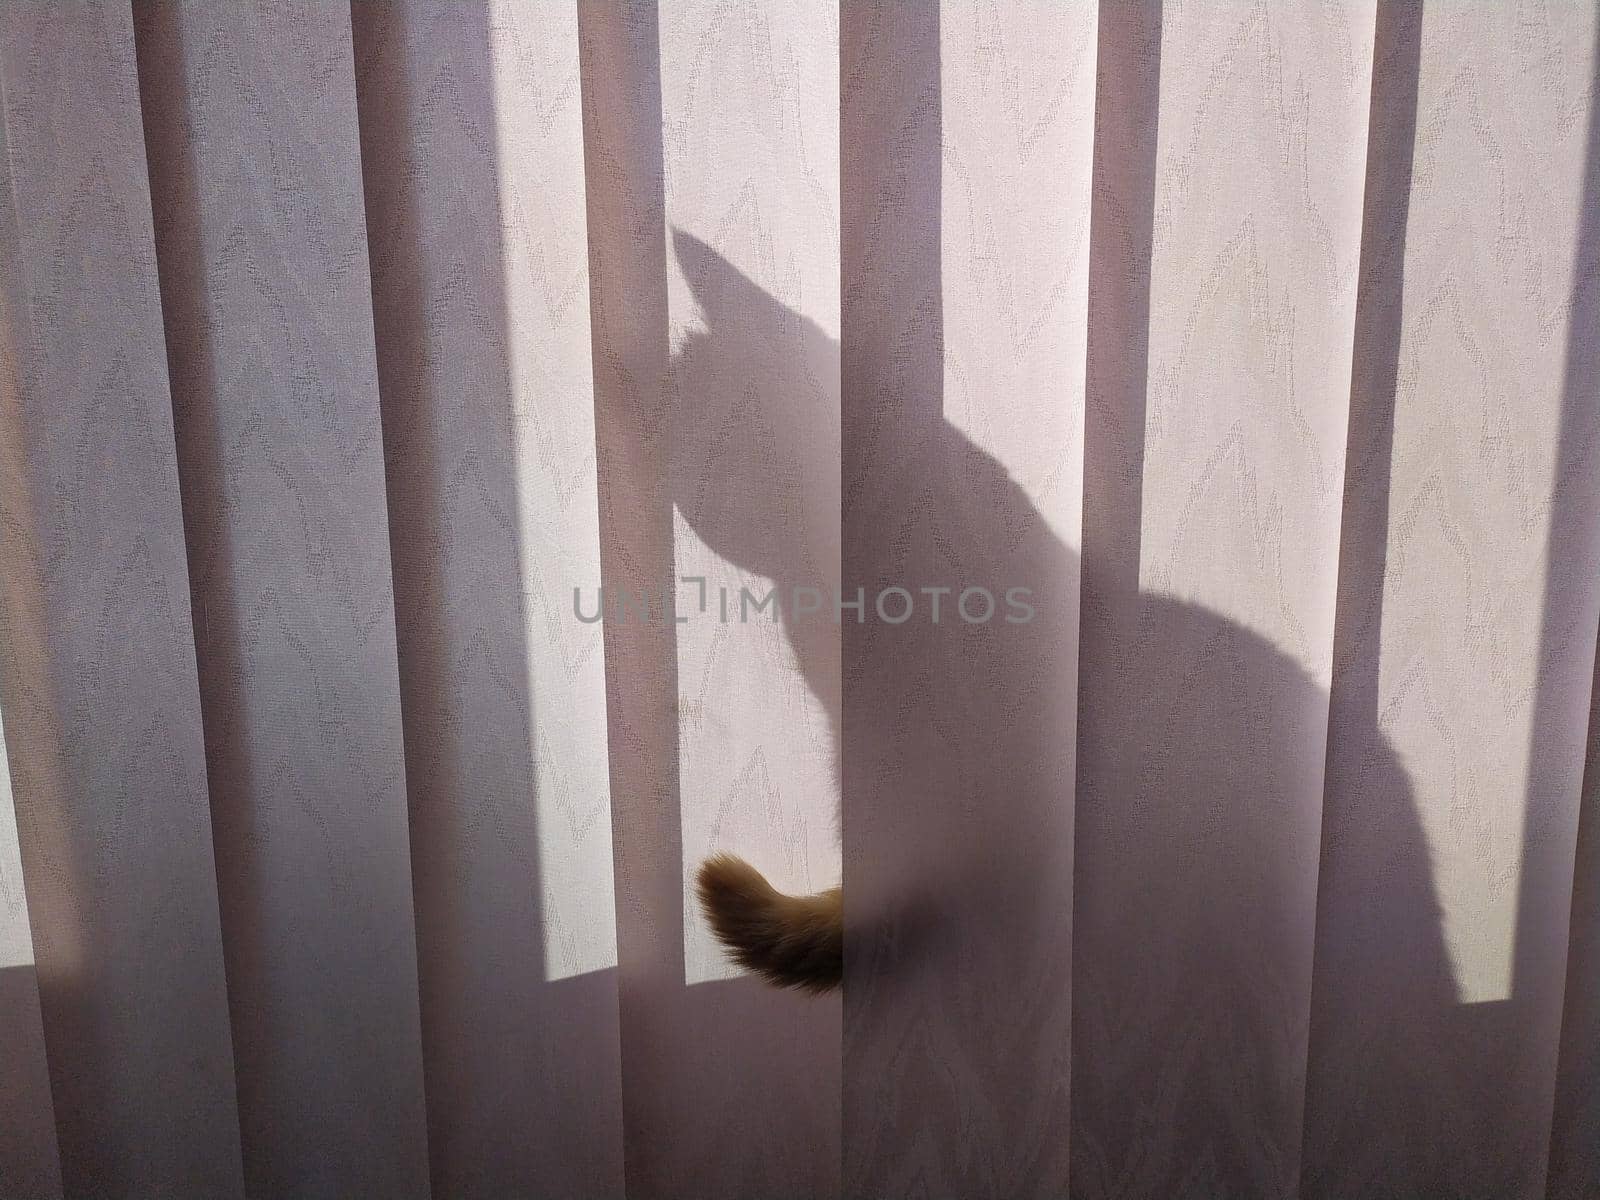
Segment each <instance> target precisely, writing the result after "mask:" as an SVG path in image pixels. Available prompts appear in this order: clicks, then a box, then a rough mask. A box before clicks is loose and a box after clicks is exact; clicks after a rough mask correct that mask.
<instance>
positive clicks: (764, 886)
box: [698, 854, 844, 993]
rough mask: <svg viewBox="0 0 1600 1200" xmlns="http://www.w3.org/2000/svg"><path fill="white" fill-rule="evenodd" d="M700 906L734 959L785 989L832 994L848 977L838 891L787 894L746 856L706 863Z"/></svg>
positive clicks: (722, 857) (717, 858) (718, 857)
mask: <svg viewBox="0 0 1600 1200" xmlns="http://www.w3.org/2000/svg"><path fill="white" fill-rule="evenodd" d="M698 883H699V887H698V891H699V894H700V907H701V908H703V909H704V910H705V914H706V920H708V921H709V922H710V923H711V929H712V931H713V932H714V933H715V934H716V935H717V940H718V941H720V942H721V943H722V944H723V945H724V946H726V947H727V948H728V952H729V954H731V955H732V956H733V960H734V961H735V962H737V963H738V964H739V965H740V966H741V967H744V968H745V969H746V970H750V971H754V972H755V973H756V974H757V975H760V976H761V977H762V978H763V979H765V980H767V982H769V983H774V984H777V985H778V986H779V987H791V988H799V989H800V990H801V991H806V992H818V993H820V992H830V991H832V990H833V989H834V988H836V987H838V986H839V982H840V980H841V979H842V978H843V976H844V904H843V901H842V899H841V897H840V893H839V889H838V888H830V889H829V890H828V891H826V892H818V893H817V894H816V895H815V896H785V895H784V894H783V893H782V892H780V891H778V890H777V889H775V888H774V887H773V886H772V885H771V884H770V883H768V882H767V881H766V878H765V877H764V876H763V875H762V874H761V872H760V871H758V870H756V869H755V868H754V867H752V866H751V865H750V864H749V863H747V862H745V861H744V859H742V858H735V857H734V856H733V855H731V854H718V855H716V856H714V857H712V858H708V859H706V861H705V862H704V863H702V864H701V865H700V877H699V880H698Z"/></svg>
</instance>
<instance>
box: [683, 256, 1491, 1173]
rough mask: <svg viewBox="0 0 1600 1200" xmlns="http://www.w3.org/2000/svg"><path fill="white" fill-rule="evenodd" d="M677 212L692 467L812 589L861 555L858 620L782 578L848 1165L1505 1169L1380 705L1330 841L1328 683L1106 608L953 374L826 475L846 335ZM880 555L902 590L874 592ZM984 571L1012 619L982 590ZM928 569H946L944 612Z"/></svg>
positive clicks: (940, 576)
mask: <svg viewBox="0 0 1600 1200" xmlns="http://www.w3.org/2000/svg"><path fill="white" fill-rule="evenodd" d="M676 250H677V255H678V258H679V261H680V263H681V265H682V267H683V270H684V273H685V275H686V277H687V278H688V280H689V283H690V286H691V289H692V291H693V294H694V296H695V299H696V301H697V303H698V305H699V307H700V311H701V315H702V318H703V322H704V328H703V330H702V331H700V332H698V333H694V334H692V335H691V336H690V337H689V338H688V339H687V340H686V341H685V342H684V344H683V345H682V347H681V348H680V350H679V352H678V354H677V356H676V358H675V359H674V363H673V395H674V404H673V410H672V413H671V420H670V432H671V441H672V447H673V448H672V452H671V455H670V458H671V462H672V470H671V477H672V478H671V491H672V496H673V500H674V503H675V504H676V505H677V507H678V508H679V511H680V512H681V514H682V515H683V518H684V519H685V520H686V521H687V522H688V523H689V525H690V526H691V527H692V528H693V529H694V531H695V533H696V535H697V536H698V537H699V538H700V539H701V540H702V541H703V542H704V543H705V544H706V545H707V546H708V547H709V548H710V549H711V550H713V551H714V552H715V553H717V554H718V555H721V556H722V557H723V558H725V559H726V560H727V561H729V562H730V563H733V564H735V565H736V566H737V567H739V568H740V569H741V570H743V571H746V572H749V573H751V574H754V575H759V576H763V577H765V578H767V579H769V580H772V581H773V582H774V583H776V584H777V585H778V587H779V589H780V592H781V594H783V595H785V596H787V595H789V594H790V592H791V589H793V588H795V587H801V588H805V587H823V588H825V587H827V586H828V583H829V581H830V578H832V579H838V578H839V576H838V575H832V576H831V577H830V569H832V567H831V564H832V563H834V562H839V561H842V564H843V567H842V578H843V583H844V587H843V592H844V594H845V598H846V599H853V598H854V596H855V589H856V588H857V587H861V588H864V590H865V606H864V611H863V612H862V614H861V619H860V620H859V621H858V620H857V619H856V613H855V612H854V611H851V610H846V611H845V612H844V613H843V625H842V636H841V635H840V633H836V632H835V629H834V627H833V625H832V619H833V614H832V613H831V612H825V613H824V614H821V615H807V616H797V615H796V614H795V613H793V612H792V611H785V613H784V615H783V619H784V627H785V632H786V635H787V637H788V640H789V643H790V645H791V647H792V648H793V651H794V655H795V661H796V664H797V667H798V669H799V671H800V673H801V674H802V676H803V677H804V679H805V681H806V683H807V685H808V686H809V687H810V688H811V690H812V691H813V693H814V694H815V695H816V696H817V697H818V698H819V700H820V701H821V702H822V704H823V705H824V706H825V707H826V708H827V711H828V713H829V714H830V718H831V722H832V727H833V729H834V731H835V751H836V755H837V766H838V769H839V777H840V786H841V795H842V797H843V800H842V810H843V812H842V822H841V824H842V827H843V831H845V832H846V833H847V834H848V836H846V837H844V839H843V845H844V877H845V896H846V905H847V909H846V911H847V914H848V916H847V949H846V962H847V967H846V988H845V1025H844V1056H845V1058H844V1061H845V1074H844V1160H845V1193H846V1194H847V1195H860V1196H877V1197H884V1196H901V1195H934V1196H938V1195H948V1196H956V1195H960V1196H980V1195H988V1196H1008V1197H1020V1196H1031V1195H1059V1194H1061V1193H1062V1191H1063V1190H1064V1189H1063V1183H1064V1181H1066V1180H1067V1179H1068V1161H1069V1158H1070V1161H1071V1175H1070V1188H1071V1193H1072V1194H1073V1195H1074V1196H1080V1197H1091V1196H1093V1197H1099V1196H1155V1195H1161V1196H1215V1195H1221V1194H1229V1195H1245V1194H1248V1195H1263V1196H1280V1195H1282V1196H1288V1195H1294V1194H1299V1193H1301V1192H1303V1194H1305V1195H1308V1196H1310V1195H1315V1196H1335V1195H1351V1194H1361V1195H1369V1196H1378V1195H1395V1196H1399V1195H1419V1194H1429V1195H1441V1196H1443V1195H1474V1194H1489V1193H1491V1192H1492V1191H1493V1187H1494V1183H1493V1181H1492V1179H1489V1178H1486V1177H1485V1176H1484V1175H1483V1174H1482V1163H1481V1162H1479V1163H1473V1162H1471V1161H1468V1160H1469V1159H1470V1157H1471V1156H1462V1155H1459V1154H1453V1153H1448V1152H1446V1151H1445V1150H1444V1149H1443V1147H1445V1146H1447V1145H1448V1144H1449V1143H1450V1142H1451V1141H1459V1140H1460V1136H1461V1134H1460V1131H1461V1129H1462V1128H1463V1126H1462V1121H1463V1120H1464V1117H1465V1113H1466V1112H1467V1111H1468V1109H1467V1108H1466V1107H1465V1106H1463V1105H1461V1104H1459V1103H1458V1101H1460V1100H1461V1099H1462V1098H1463V1097H1465V1096H1467V1095H1470V1094H1471V1091H1472V1089H1471V1087H1470V1086H1469V1085H1468V1083H1467V1081H1466V1080H1464V1079H1462V1078H1460V1077H1459V1074H1458V1072H1457V1070H1456V1068H1454V1067H1452V1066H1451V1065H1450V1064H1451V1063H1452V1054H1451V1052H1450V1046H1449V1039H1450V1037H1451V1036H1452V1034H1451V1030H1452V1021H1451V1017H1450V1014H1451V1010H1452V1008H1453V1006H1454V1005H1455V986H1454V983H1453V979H1452V975H1451V970H1450V965H1449V960H1448V957H1447V955H1446V952H1445V948H1444V943H1443V939H1442V935H1441V932H1440V923H1439V911H1438V903H1437V900H1436V898H1435V894H1434V887H1433V882H1432V878H1431V873H1430V871H1429V869H1428V864H1429V859H1428V853H1427V844H1426V841H1425V838H1424V836H1423V832H1422V828H1421V825H1420V823H1419V820H1418V818H1417V815H1416V810H1415V805H1414V803H1413V801H1412V797H1411V789H1410V785H1409V782H1408V780H1407V778H1406V775H1405V772H1404V770H1403V768H1402V766H1401V764H1400V763H1399V761H1398V759H1397V758H1396V756H1395V754H1394V753H1393V751H1392V749H1391V748H1390V747H1389V746H1388V744H1387V742H1386V740H1385V739H1384V738H1383V737H1382V735H1381V733H1380V732H1379V731H1378V730H1377V729H1376V728H1372V729H1368V730H1365V731H1358V732H1357V734H1356V736H1357V737H1358V740H1360V741H1361V743H1362V744H1363V745H1364V746H1365V747H1366V751H1365V753H1366V761H1365V765H1364V776H1363V778H1364V779H1365V781H1366V784H1367V785H1368V787H1369V788H1370V790H1371V794H1372V795H1373V796H1375V797H1379V798H1381V802H1380V803H1376V804H1373V805H1370V806H1368V807H1369V811H1370V812H1372V813H1374V814H1376V815H1375V816H1374V817H1373V819H1371V820H1370V821H1367V822H1366V823H1365V824H1364V825H1363V826H1362V828H1360V830H1359V831H1358V832H1356V833H1353V834H1352V833H1350V832H1349V830H1347V829H1346V830H1344V831H1343V832H1342V833H1341V836H1340V838H1339V839H1338V840H1336V841H1333V842H1330V843H1329V844H1327V845H1323V844H1322V843H1323V839H1322V837H1321V822H1322V807H1323V806H1322V786H1323V766H1324V761H1323V738H1324V736H1325V735H1324V732H1323V731H1325V730H1326V728H1327V719H1328V693H1327V690H1326V688H1325V687H1323V686H1321V685H1319V684H1318V683H1317V682H1316V681H1314V680H1313V679H1312V677H1311V676H1310V675H1308V674H1307V673H1306V672H1305V671H1304V670H1303V669H1302V668H1301V666H1300V665H1299V664H1298V663H1296V662H1295V661H1293V660H1292V659H1291V658H1290V657H1288V656H1287V655H1285V654H1283V653H1282V652H1280V651H1279V650H1277V649H1276V648H1274V647H1273V646H1272V645H1271V644H1269V643H1268V642H1267V641H1266V640H1265V639H1263V638H1262V637H1260V636H1258V635H1256V634H1254V633H1252V632H1250V631H1249V630H1247V629H1245V628H1244V627H1243V626H1241V625H1239V624H1238V623H1236V622H1234V621H1232V620H1229V619H1228V618H1226V617H1223V616H1220V615H1218V614H1216V613H1213V612H1210V611H1207V610H1206V609H1204V608H1201V607H1198V606H1195V605H1192V604H1187V603H1184V602H1182V601H1180V600H1177V599H1173V598H1171V597H1167V596H1162V595H1156V594H1151V593H1146V592H1139V591H1137V590H1136V589H1133V588H1123V589H1119V587H1118V585H1117V584H1116V582H1115V581H1114V580H1112V579H1111V578H1109V577H1100V576H1097V575H1096V572H1095V564H1093V563H1089V564H1085V570H1084V577H1083V579H1082V586H1081V595H1082V597H1083V611H1082V614H1081V634H1080V613H1079V598H1080V578H1079V561H1078V555H1077V553H1076V552H1075V551H1074V550H1073V549H1072V548H1071V547H1070V546H1068V545H1067V544H1066V543H1065V542H1064V541H1063V540H1062V539H1061V537H1060V536H1059V535H1058V532H1057V531H1055V530H1053V529H1052V528H1051V527H1050V525H1049V523H1048V522H1047V520H1046V519H1045V517H1044V516H1043V515H1042V514H1041V513H1040V511H1039V510H1038V508H1037V507H1036V505H1035V504H1034V502H1033V501H1032V500H1031V499H1030V498H1029V496H1028V495H1026V494H1025V493H1024V492H1023V490H1022V489H1021V488H1020V487H1019V486H1018V485H1017V484H1016V483H1015V482H1014V481H1013V480H1012V479H1011V478H1010V476H1009V475H1008V473H1007V472H1006V470H1005V469H1004V468H1003V467H1002V466H1001V465H1000V464H999V463H998V462H997V461H996V460H995V459H994V458H993V457H991V456H990V455H989V454H987V453H986V452H985V451H983V450H982V449H980V448H979V447H977V446H976V445H974V444H973V443H972V442H971V441H970V440H969V439H968V438H967V437H966V436H965V435H964V434H963V433H962V432H961V431H960V430H959V429H957V428H956V427H955V426H953V425H952V424H950V423H949V422H948V421H947V420H945V419H944V418H943V416H942V415H941V414H939V413H938V412H937V411H930V410H929V409H927V408H926V407H923V408H918V407H917V406H915V405H910V404H907V405H903V406H901V407H900V408H898V409H897V410H893V411H890V409H891V408H892V406H887V405H886V406H884V411H880V412H873V413H860V412H856V413H853V414H851V419H850V420H849V421H847V422H846V425H845V430H846V436H851V435H852V431H857V432H859V431H861V430H863V429H864V430H867V431H869V432H870V436H871V437H872V438H873V446H872V453H871V458H872V460H873V461H874V462H875V463H876V464H878V467H877V469H876V470H874V471H873V472H872V473H871V474H870V477H864V476H856V477H850V478H847V479H846V481H845V486H844V487H843V489H842V491H841V490H835V485H834V484H833V482H832V481H833V480H834V479H835V478H837V475H836V473H835V472H836V470H837V463H838V459H837V457H836V456H837V453H838V451H837V449H836V443H835V442H834V440H833V439H834V437H835V432H834V431H835V429H836V428H837V426H836V422H837V416H836V415H835V414H834V413H833V412H831V411H829V409H830V407H831V406H832V404H833V403H834V401H833V394H832V392H831V390H830V388H829V386H828V384H827V382H826V381H827V380H828V379H829V378H830V375H829V372H832V371H837V370H838V369H839V346H838V343H837V342H836V341H834V340H833V339H831V338H829V337H828V336H827V335H826V334H825V333H824V332H823V331H822V330H821V329H819V328H818V327H817V326H816V325H815V324H814V323H812V322H810V321H808V320H806V319H805V318H803V317H801V316H800V315H799V314H797V313H795V312H793V311H792V310H790V309H789V308H787V307H786V306H784V305H783V304H781V303H780V302H778V301H777V300H775V299H774V298H773V297H771V296H770V295H768V294H767V293H766V292H764V291H763V290H762V289H761V288H759V287H758V286H757V285H756V284H754V283H753V282H752V281H750V280H749V279H748V278H746V277H745V276H744V275H743V274H742V273H741V272H739V271H738V269H737V268H735V267H733V266H732V265H731V264H729V263H728V262H727V261H725V260H724V259H723V258H722V257H721V256H720V255H718V254H717V253H716V252H714V251H712V250H711V249H710V248H709V247H707V246H705V245H704V244H702V243H700V242H698V241H697V240H695V239H694V238H692V237H689V236H687V235H685V234H682V233H679V234H678V235H677V236H676ZM843 385H844V388H845V390H846V396H847V400H846V404H847V405H848V404H850V403H853V402H854V401H852V400H850V399H849V397H850V395H851V389H852V379H851V378H848V377H847V378H845V379H844V380H843ZM847 457H848V456H847ZM709 479H715V481H716V486H715V487H714V488H711V487H707V486H706V481H707V480H709ZM841 514H842V522H841V519H840V515H841ZM841 524H842V540H841V538H840V532H841V530H840V526H841ZM1072 532H1075V531H1072ZM830 556H833V557H830ZM889 587H898V588H902V589H905V590H906V592H908V593H909V594H910V597H911V598H912V599H913V601H914V603H915V610H914V613H913V615H912V616H911V618H910V619H907V620H904V621H903V622H899V623H896V622H895V621H892V620H888V619H885V618H884V617H883V616H882V615H880V613H879V611H878V610H877V609H876V606H875V604H874V598H875V597H876V596H877V594H878V593H879V592H880V591H881V590H882V589H884V588H889ZM968 587H984V588H987V589H988V591H989V592H990V593H991V594H992V595H993V596H994V598H995V600H996V607H995V610H994V612H993V614H992V617H991V618H990V619H989V620H986V621H970V622H969V621H968V620H966V619H963V616H962V614H961V612H960V611H959V610H958V598H959V595H960V593H961V591H962V589H964V588H968ZM929 588H932V589H938V588H950V589H952V590H951V591H950V592H948V593H944V594H942V596H941V611H940V619H939V621H938V622H935V621H933V620H932V617H931V600H932V596H931V595H930V594H929V593H927V592H925V591H924V590H923V589H929ZM1013 588H1025V589H1028V600H1029V603H1031V605H1032V607H1033V609H1034V616H1033V619H1032V620H1030V621H1028V622H1026V623H1012V622H1008V621H1007V620H1006V619H1005V618H1006V616H1007V615H1008V614H1014V613H1015V612H1016V610H1015V609H1012V608H1008V607H1007V605H1006V604H1005V600H1004V597H1005V593H1006V591H1007V590H1008V589H1013ZM904 607H905V601H904V600H902V599H899V598H898V597H897V598H894V599H891V600H890V601H889V602H888V614H889V616H890V617H895V618H898V616H899V615H900V613H901V612H902V611H903V609H904ZM968 607H969V612H972V613H979V612H982V611H983V604H982V601H981V598H978V597H973V598H972V600H971V603H970V604H969V606H968ZM841 643H842V652H843V654H842V663H843V667H842V669H841ZM1080 645H1081V647H1082V661H1081V662H1080V661H1079V647H1080ZM1080 681H1081V689H1082V690H1081V692H1080ZM1075 841H1076V846H1075V845H1074V842H1075ZM1319 858H1320V862H1319ZM758 865H759V864H758ZM1319 875H1320V879H1321V886H1322V888H1323V892H1324V895H1323V897H1322V912H1321V914H1320V916H1319V914H1318V895H1317V888H1318V886H1319V884H1318V881H1319ZM1313 938H1314V939H1315V955H1316V986H1315V988H1313V986H1312V952H1313ZM1313 993H1314V995H1313ZM1308 1014H1309V1018H1308ZM1308 1019H1309V1034H1308ZM1308 1038H1309V1043H1310V1052H1309V1068H1308V1065H1307V1043H1308ZM1476 1111H1484V1110H1483V1109H1482V1108H1481V1107H1480V1108H1477V1109H1476ZM1488 1111H1493V1110H1492V1107H1491V1108H1490V1109H1489V1110H1488ZM1302 1127H1303V1128H1302ZM1069 1129H1070V1131H1071V1132H1070V1136H1069V1134H1068V1130H1069ZM1485 1187H1487V1188H1488V1189H1489V1191H1488V1192H1485V1191H1484V1190H1483V1189H1484V1188H1485Z"/></svg>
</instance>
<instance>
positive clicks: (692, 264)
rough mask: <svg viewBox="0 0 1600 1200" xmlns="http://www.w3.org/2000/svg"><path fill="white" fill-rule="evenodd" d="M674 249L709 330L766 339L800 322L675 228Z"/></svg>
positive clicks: (708, 249) (736, 270) (728, 264)
mask: <svg viewBox="0 0 1600 1200" xmlns="http://www.w3.org/2000/svg"><path fill="white" fill-rule="evenodd" d="M672 249H673V253H674V254H676V255H677V258H678V266H679V267H680V268H681V269H682V271H683V277H684V279H685V280H686V281H687V282H688V284H689V292H690V294H691V295H693V296H694V302H695V304H696V305H697V306H698V307H699V309H700V315H701V317H702V318H703V319H704V321H705V324H706V327H707V328H708V329H712V330H715V329H717V328H719V327H731V328H734V329H736V330H738V331H739V332H740V333H741V334H742V335H743V336H744V337H747V338H758V339H764V338H771V337H772V336H773V335H774V334H775V333H776V332H777V331H778V330H779V329H781V328H783V327H784V326H786V325H788V324H790V323H792V322H793V321H794V320H796V319H797V314H796V313H794V312H793V311H791V310H790V309H788V308H787V307H786V306H784V305H783V304H781V303H779V301H778V300H776V299H775V298H774V297H773V296H772V295H771V293H769V292H768V291H766V289H764V288H762V287H761V286H759V285H758V284H757V283H756V282H755V281H754V280H753V279H751V278H750V276H748V275H746V274H745V273H744V272H743V271H741V270H740V269H739V268H738V267H736V266H734V265H733V263H731V262H729V261H728V260H727V259H726V258H724V257H723V256H722V255H721V254H718V253H717V252H716V251H715V250H713V249H712V248H711V247H710V246H708V245H706V243H704V242H702V241H701V240H700V239H699V238H697V237H695V236H694V234H692V233H689V232H688V231H687V230H683V229H679V228H678V227H676V226H674V227H673V229H672Z"/></svg>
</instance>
